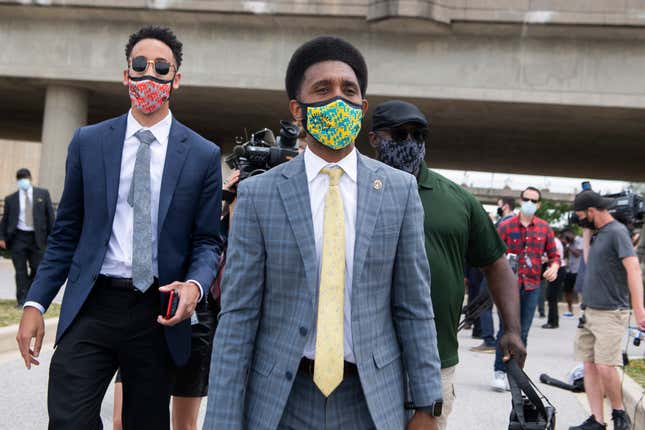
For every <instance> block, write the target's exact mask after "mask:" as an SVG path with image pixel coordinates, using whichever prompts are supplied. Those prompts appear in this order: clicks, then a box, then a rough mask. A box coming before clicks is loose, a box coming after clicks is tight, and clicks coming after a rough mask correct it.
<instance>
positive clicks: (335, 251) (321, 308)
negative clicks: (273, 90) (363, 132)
mask: <svg viewBox="0 0 645 430" xmlns="http://www.w3.org/2000/svg"><path fill="white" fill-rule="evenodd" d="M320 172H321V173H324V174H326V175H329V189H328V190H327V196H326V197H325V220H324V223H323V244H322V269H321V271H320V291H319V293H318V322H317V325H316V360H315V365H314V366H315V367H314V383H315V384H316V386H317V387H318V389H319V390H320V391H321V392H322V393H323V395H324V396H325V397H329V395H330V394H331V393H332V391H334V390H335V389H336V387H338V385H340V383H341V382H342V380H343V369H344V362H343V359H344V351H343V339H344V332H343V316H344V301H345V215H344V212H343V200H342V199H341V196H340V188H339V186H338V183H339V181H340V177H341V176H342V175H343V169H341V168H339V167H333V168H327V167H326V168H324V169H322V170H321V171H320Z"/></svg>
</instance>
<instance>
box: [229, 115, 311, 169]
mask: <svg viewBox="0 0 645 430" xmlns="http://www.w3.org/2000/svg"><path fill="white" fill-rule="evenodd" d="M298 132H299V130H298V126H297V125H295V124H293V123H291V122H289V121H280V134H279V136H278V138H277V139H276V138H275V136H274V134H273V132H272V131H271V130H269V129H268V128H264V129H262V130H259V131H256V132H255V133H253V134H252V135H251V138H250V139H249V140H248V141H246V142H244V143H242V142H241V141H239V140H238V141H236V145H235V147H233V153H232V154H231V155H229V156H228V157H226V160H225V161H226V164H227V165H228V167H230V168H231V169H238V170H239V171H240V181H242V180H244V179H246V178H248V177H250V176H255V175H259V174H261V173H264V172H266V171H267V170H269V169H271V168H273V167H275V166H277V165H279V164H282V163H285V162H287V161H289V160H291V159H292V158H294V157H296V156H297V155H298Z"/></svg>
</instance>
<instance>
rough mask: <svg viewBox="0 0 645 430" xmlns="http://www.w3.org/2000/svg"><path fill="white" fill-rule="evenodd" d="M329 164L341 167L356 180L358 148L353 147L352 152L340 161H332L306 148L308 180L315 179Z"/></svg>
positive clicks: (350, 177)
mask: <svg viewBox="0 0 645 430" xmlns="http://www.w3.org/2000/svg"><path fill="white" fill-rule="evenodd" d="M328 166H338V167H340V168H341V169H343V172H345V174H346V175H347V176H348V177H349V179H351V180H352V181H354V182H356V179H357V176H358V174H357V172H358V155H357V153H356V148H353V149H352V152H350V153H349V154H347V155H346V156H345V158H343V159H342V160H340V161H339V162H338V163H330V162H328V161H326V160H323V159H322V158H320V157H319V156H317V155H316V154H314V153H313V152H312V151H311V150H310V149H309V148H306V149H305V170H306V171H307V182H311V181H313V180H314V179H315V178H316V177H317V176H318V174H320V170H321V169H322V168H324V167H328Z"/></svg>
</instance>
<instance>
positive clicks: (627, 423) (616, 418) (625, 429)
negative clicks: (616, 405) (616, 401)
mask: <svg viewBox="0 0 645 430" xmlns="http://www.w3.org/2000/svg"><path fill="white" fill-rule="evenodd" d="M611 420H612V421H613V422H614V430H630V429H631V428H632V420H630V419H629V416H628V415H627V414H626V413H625V411H619V410H616V409H614V410H613V411H612V412H611Z"/></svg>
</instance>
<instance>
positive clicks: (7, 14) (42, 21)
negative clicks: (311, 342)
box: [0, 0, 645, 198]
mask: <svg viewBox="0 0 645 430" xmlns="http://www.w3.org/2000/svg"><path fill="white" fill-rule="evenodd" d="M153 23H155V24H157V23H159V24H165V25H169V26H171V27H172V28H173V29H174V30H175V31H176V33H177V34H178V35H179V37H180V39H181V40H182V41H183V42H184V46H185V60H184V65H183V66H182V72H183V74H184V80H183V84H184V86H183V87H182V88H181V89H180V90H179V91H178V92H176V93H175V97H174V100H173V111H174V113H175V115H176V116H177V117H178V118H179V119H180V120H182V121H183V122H185V123H187V124H188V125H189V126H191V127H193V128H194V129H196V130H198V131H199V132H201V133H202V134H204V135H205V136H207V137H209V138H211V139H213V140H215V141H216V142H218V143H219V144H220V145H221V146H222V147H223V148H224V150H225V151H226V150H230V148H231V146H232V144H231V143H232V142H233V139H234V137H235V136H237V135H241V134H243V130H244V129H247V130H249V131H253V130H255V129H260V128H263V127H271V128H274V129H275V128H277V125H278V120H279V119H282V118H287V117H288V112H287V100H286V96H285V92H284V90H283V79H284V71H285V69H286V65H287V62H288V60H289V58H290V56H291V54H292V52H293V51H294V49H295V48H296V47H297V46H298V45H299V44H301V43H302V42H303V41H305V40H308V39H309V38H311V37H314V36H316V35H319V34H336V35H340V36H342V37H345V38H347V39H348V40H350V41H352V42H353V43H355V44H356V45H357V46H358V47H359V48H360V49H361V50H362V51H363V53H364V54H365V56H366V59H367V62H368V65H369V70H370V83H369V87H368V100H369V101H370V102H371V105H372V106H374V105H376V104H377V103H379V102H381V101H383V100H386V99H389V98H394V97H396V98H403V99H406V100H409V101H411V102H414V103H416V104H418V105H419V106H420V107H421V108H422V109H423V110H424V111H425V112H426V113H427V115H428V116H429V118H430V122H431V135H430V147H429V151H428V154H429V155H428V158H429V161H430V163H431V165H432V166H433V167H437V168H439V167H441V168H453V169H466V170H478V171H498V172H509V173H526V174H538V175H562V176H584V177H590V178H609V179H623V180H630V181H645V169H644V168H643V164H644V163H643V162H644V161H645V149H644V146H643V143H642V139H643V137H644V136H645V121H644V119H645V79H643V73H642V71H643V70H645V43H644V42H645V1H638V0H621V1H616V0H589V1H585V2H572V1H570V0H540V1H535V0H532V1H529V0H514V1H509V0H497V1H494V0H317V1H304V0H265V1H233V0H184V1H179V0H174V1H173V0H111V1H108V0H94V1H90V0H33V1H29V0H0V41H2V42H4V43H3V44H2V45H3V46H2V48H3V49H2V50H0V91H1V93H2V99H3V102H2V103H0V139H13V140H19V141H35V142H42V154H41V157H40V172H39V173H40V183H41V184H44V185H46V186H48V187H50V188H51V189H52V191H53V195H54V197H55V198H56V196H57V195H58V193H59V192H60V189H61V186H62V179H63V164H64V157H65V148H66V146H67V144H68V141H69V138H70V136H71V134H72V131H73V129H74V128H75V127H77V126H79V125H82V124H84V123H86V122H96V121H100V120H102V119H105V118H107V117H111V116H115V115H118V114H120V113H122V112H125V110H126V109H127V107H128V97H127V91H126V90H125V89H124V88H123V87H122V86H121V84H120V79H121V71H122V69H123V68H124V66H125V57H124V55H123V47H124V45H125V42H126V39H127V36H128V35H129V34H130V33H131V32H133V31H135V30H136V29H137V28H138V27H140V26H142V25H144V24H153ZM369 126H370V125H369V121H367V123H366V124H365V128H366V129H367V128H369ZM361 139H362V141H361V143H360V144H359V148H360V149H362V150H363V151H364V152H366V153H369V152H370V151H369V149H368V148H367V145H366V144H365V142H364V140H365V133H363V135H362V138H361ZM0 151H3V152H4V150H3V149H2V148H1V147H0ZM4 153H6V152H4ZM5 173H6V172H4V173H2V175H4V176H3V177H2V181H5V182H6V181H11V183H13V179H12V177H11V174H12V173H13V172H9V173H7V174H5Z"/></svg>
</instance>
